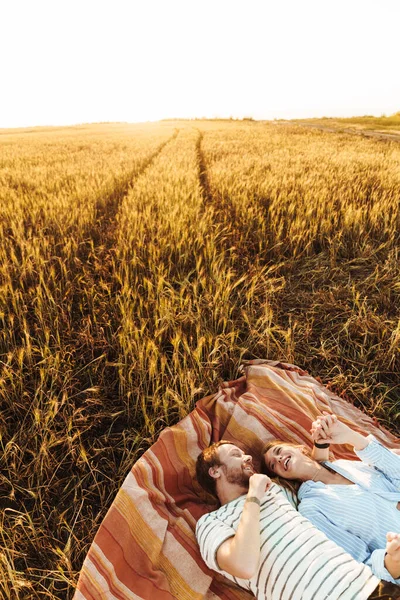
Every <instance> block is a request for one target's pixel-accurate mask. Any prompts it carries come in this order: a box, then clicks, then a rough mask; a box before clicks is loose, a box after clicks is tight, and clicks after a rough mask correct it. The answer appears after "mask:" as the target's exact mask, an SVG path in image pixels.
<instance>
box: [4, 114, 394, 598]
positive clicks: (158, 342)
mask: <svg viewBox="0 0 400 600" xmlns="http://www.w3.org/2000/svg"><path fill="white" fill-rule="evenodd" d="M0 145H1V151H2V152H1V159H0V235H1V244H0V276H1V279H0V319H1V330H0V354H1V356H0V365H1V375H0V394H1V412H0V427H1V430H0V441H1V463H2V476H1V486H2V493H1V507H2V511H1V517H0V518H1V522H0V534H1V538H0V597H1V598H7V599H25V598H48V599H55V598H57V599H71V598H72V596H73V593H74V586H75V584H76V582H77V579H78V575H79V571H80V568H81V565H82V562H83V560H84V558H85V555H86V552H87V550H88V548H89V545H90V543H91V541H92V540H93V537H94V535H95V533H96V531H97V528H98V527H99V525H100V523H101V521H102V519H103V517H104V516H105V514H106V512H107V510H108V508H109V506H110V504H111V502H112V501H113V499H114V497H115V495H116V493H117V491H118V489H119V487H120V486H121V484H122V482H123V480H124V479H125V477H126V475H127V473H128V471H129V469H130V467H131V466H132V464H133V463H134V461H135V460H136V459H137V458H138V457H139V456H140V455H141V454H142V453H143V452H144V451H145V450H146V449H147V448H148V447H149V446H150V445H151V444H152V443H153V442H154V441H155V439H156V437H157V435H158V434H159V432H160V431H161V429H162V428H163V427H165V426H166V425H171V424H173V423H176V422H177V421H178V420H179V419H181V418H182V417H184V416H185V415H186V414H187V413H188V412H189V411H190V410H192V408H193V406H194V402H195V401H196V400H197V399H199V398H201V397H202V396H205V395H206V394H208V393H211V392H212V391H215V390H216V389H217V386H218V384H219V383H220V382H221V381H222V380H226V379H234V378H236V377H237V376H238V367H239V365H240V361H241V359H243V358H255V357H258V358H269V359H280V360H283V361H286V362H290V363H295V364H297V365H299V366H301V367H302V368H304V369H306V370H308V371H309V373H310V374H311V375H313V376H314V377H317V376H318V377H320V378H321V380H322V381H323V382H324V383H325V384H328V383H329V385H330V386H331V387H332V388H333V389H334V391H336V392H337V393H339V394H340V395H342V396H344V397H345V398H347V399H348V400H349V401H350V402H352V403H354V404H355V405H356V406H358V407H360V408H361V409H362V410H364V411H365V412H366V413H368V414H370V415H372V416H374V417H376V419H378V420H379V422H380V423H381V424H383V425H384V426H386V427H387V428H389V429H390V430H391V431H392V432H394V433H397V434H399V433H400V385H399V378H398V373H399V370H400V352H399V349H400V311H399V305H400V302H399V296H400V277H399V274H400V261H399V258H400V256H399V241H400V202H399V198H400V144H399V143H398V142H395V141H380V140H374V139H364V138H360V137H355V136H352V135H350V134H345V133H326V132H322V131H318V130H315V129H314V130H311V129H306V128H305V127H301V126H299V125H296V124H293V123H283V122H252V121H233V120H226V121H223V120H221V121H217V120H216V121H206V120H198V121H180V120H177V121H164V122H159V123H147V124H137V125H129V124H123V123H121V124H98V125H81V126H76V127H65V128H33V129H30V130H15V131H7V130H1V131H0Z"/></svg>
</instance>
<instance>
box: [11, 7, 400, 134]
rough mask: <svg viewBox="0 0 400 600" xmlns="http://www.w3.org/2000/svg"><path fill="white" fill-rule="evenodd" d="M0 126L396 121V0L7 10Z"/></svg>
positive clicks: (399, 13)
mask: <svg viewBox="0 0 400 600" xmlns="http://www.w3.org/2000/svg"><path fill="white" fill-rule="evenodd" d="M0 24H1V27H0V56H1V63H0V65H1V66H0V68H1V71H0V72H1V79H0V86H1V88H0V127H22V126H30V125H64V124H74V123H83V122H98V121H129V122H136V121H143V120H157V119H160V118H168V117H196V116H197V117H202V116H206V117H229V116H233V117H239V118H241V117H243V116H252V117H254V118H256V119H273V118H301V117H313V116H315V117H317V116H324V115H326V116H352V115H362V114H375V115H381V114H383V113H385V114H392V113H394V112H396V111H400V35H399V24H400V1H399V0H241V1H238V0H107V1H102V0H2V1H1V3H0Z"/></svg>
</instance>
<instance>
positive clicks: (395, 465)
mask: <svg viewBox="0 0 400 600" xmlns="http://www.w3.org/2000/svg"><path fill="white" fill-rule="evenodd" d="M332 416H333V415H332ZM317 421H318V423H319V429H318V431H319V432H320V434H321V437H323V436H325V439H324V441H326V442H327V443H330V444H350V445H352V446H353V447H354V451H355V453H356V454H357V456H358V457H359V458H360V459H361V460H362V462H364V463H366V464H368V465H371V466H373V467H376V468H377V469H379V470H380V471H382V473H384V475H385V476H386V477H387V478H388V479H389V480H390V481H391V482H392V483H393V484H394V485H396V486H397V487H400V456H399V455H398V454H397V453H394V452H392V451H391V450H389V448H386V446H383V444H381V443H380V442H378V441H377V440H376V439H375V438H374V437H373V436H371V435H369V436H368V437H366V436H364V435H361V433H358V432H357V431H354V429H351V427H349V426H348V425H346V423H343V422H342V421H339V419H338V418H337V417H336V419H335V420H332V419H331V420H329V415H328V413H324V415H321V416H320V417H319V418H318V420H317Z"/></svg>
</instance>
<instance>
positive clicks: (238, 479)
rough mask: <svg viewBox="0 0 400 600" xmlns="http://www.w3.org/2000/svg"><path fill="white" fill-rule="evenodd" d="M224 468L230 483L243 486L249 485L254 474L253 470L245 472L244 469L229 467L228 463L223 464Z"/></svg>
mask: <svg viewBox="0 0 400 600" xmlns="http://www.w3.org/2000/svg"><path fill="white" fill-rule="evenodd" d="M222 470H223V472H224V474H225V477H226V481H227V482H228V483H233V484H235V485H240V486H241V487H243V488H248V487H249V478H250V476H251V475H252V474H253V473H252V472H251V471H246V472H245V471H243V469H233V468H231V469H228V467H227V466H226V465H222Z"/></svg>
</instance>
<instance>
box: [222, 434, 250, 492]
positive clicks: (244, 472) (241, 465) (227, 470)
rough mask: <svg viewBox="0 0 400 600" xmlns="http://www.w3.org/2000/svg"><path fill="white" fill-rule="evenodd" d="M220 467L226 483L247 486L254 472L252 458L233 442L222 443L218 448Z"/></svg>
mask: <svg viewBox="0 0 400 600" xmlns="http://www.w3.org/2000/svg"><path fill="white" fill-rule="evenodd" d="M218 457H219V459H220V462H221V469H222V472H223V474H224V476H225V479H226V481H227V482H228V483H233V484H236V485H240V486H242V487H248V485H249V479H250V477H251V476H252V475H253V473H254V467H253V459H252V457H251V456H250V455H249V454H245V453H244V452H243V450H241V449H240V448H238V446H235V445H234V444H224V445H223V446H220V447H219V448H218Z"/></svg>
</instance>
